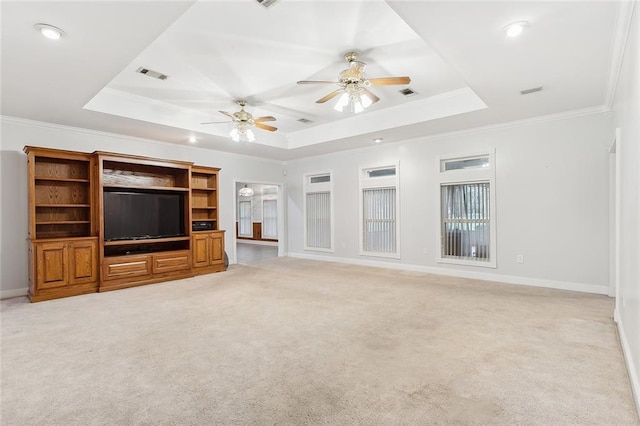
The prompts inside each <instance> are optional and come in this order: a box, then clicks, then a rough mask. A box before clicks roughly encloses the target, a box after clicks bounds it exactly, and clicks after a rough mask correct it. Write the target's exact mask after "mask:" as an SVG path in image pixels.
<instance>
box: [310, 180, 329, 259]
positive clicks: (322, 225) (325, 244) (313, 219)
mask: <svg viewBox="0 0 640 426" xmlns="http://www.w3.org/2000/svg"><path fill="white" fill-rule="evenodd" d="M306 214H307V217H306V220H307V247H313V248H325V249H330V248H331V193H330V192H328V191H327V192H311V193H307V194H306Z"/></svg>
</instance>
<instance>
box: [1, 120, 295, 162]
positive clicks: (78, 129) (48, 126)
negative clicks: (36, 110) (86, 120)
mask: <svg viewBox="0 0 640 426" xmlns="http://www.w3.org/2000/svg"><path fill="white" fill-rule="evenodd" d="M5 122H6V123H12V124H17V125H21V126H30V127H40V128H45V129H54V130H64V131H69V132H75V133H83V134H88V135H93V136H103V137H112V138H117V139H122V140H125V141H131V142H142V143H150V144H155V145H164V146H168V147H174V148H176V147H180V148H187V149H197V150H206V151H207V153H210V152H214V153H216V155H218V156H220V157H225V158H232V159H237V160H257V161H261V162H266V163H272V164H278V165H285V164H286V162H284V161H282V160H273V159H270V158H262V157H257V156H253V155H246V154H236V153H233V152H226V151H218V150H215V149H208V148H202V147H198V146H189V145H179V144H175V143H171V142H164V141H158V140H155V139H147V138H140V137H136V136H127V135H123V134H120V133H111V132H103V131H101V130H93V129H85V128H83V127H74V126H67V125H64V124H56V123H48V122H46V121H36V120H29V119H27V118H19V117H11V116H8V115H0V124H1V123H5Z"/></svg>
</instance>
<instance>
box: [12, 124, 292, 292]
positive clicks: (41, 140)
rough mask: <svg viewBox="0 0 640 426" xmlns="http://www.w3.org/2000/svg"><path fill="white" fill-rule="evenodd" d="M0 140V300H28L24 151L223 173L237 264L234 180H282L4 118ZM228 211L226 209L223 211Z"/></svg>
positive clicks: (265, 165)
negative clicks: (146, 160) (113, 156)
mask: <svg viewBox="0 0 640 426" xmlns="http://www.w3.org/2000/svg"><path fill="white" fill-rule="evenodd" d="M0 124H1V133H0V136H1V137H0V140H1V141H2V145H1V147H0V148H1V149H0V202H1V203H0V235H1V236H2V239H1V240H0V298H5V297H13V296H18V295H22V294H26V292H27V287H28V275H27V274H28V269H27V253H28V245H27V241H26V238H27V225H28V205H27V158H26V155H25V154H24V153H23V152H22V148H23V147H24V146H25V145H33V146H42V147H47V148H58V149H66V150H72V151H83V152H93V151H108V152H118V153H125V154H131V155H143V156H147V157H155V158H163V159H171V160H183V161H191V162H195V163H196V164H198V165H202V166H213V167H220V168H222V170H221V172H220V180H219V201H220V206H221V207H222V208H221V209H220V211H219V215H220V217H219V219H220V228H221V229H225V230H227V232H226V240H225V243H226V251H227V253H228V255H229V258H230V259H232V260H233V259H235V258H236V256H235V244H232V242H233V241H235V240H234V239H233V234H234V233H235V213H234V207H233V206H234V191H235V188H234V184H233V182H234V180H235V179H237V178H238V176H242V178H244V179H252V180H255V181H267V182H279V181H281V180H282V169H283V166H282V163H281V162H278V161H269V160H262V159H258V158H254V157H247V156H240V155H234V154H229V153H224V152H219V151H212V150H208V149H202V148H197V147H196V146H192V145H185V146H181V145H176V144H168V143H162V142H154V141H147V140H142V139H135V138H128V137H125V136H119V135H112V134H106V133H99V132H92V131H88V130H82V129H74V128H67V127H62V126H56V125H48V124H46V123H36V122H27V121H23V120H15V119H12V118H8V117H3V118H2V121H1V122H0ZM225 206H228V207H225Z"/></svg>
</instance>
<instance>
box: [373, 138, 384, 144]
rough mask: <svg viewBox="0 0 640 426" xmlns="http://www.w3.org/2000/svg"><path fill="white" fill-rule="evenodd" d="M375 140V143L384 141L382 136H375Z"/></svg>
mask: <svg viewBox="0 0 640 426" xmlns="http://www.w3.org/2000/svg"><path fill="white" fill-rule="evenodd" d="M373 141H374V142H375V143H380V142H382V138H374V139H373Z"/></svg>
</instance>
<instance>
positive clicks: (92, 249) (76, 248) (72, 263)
mask: <svg viewBox="0 0 640 426" xmlns="http://www.w3.org/2000/svg"><path fill="white" fill-rule="evenodd" d="M67 246H68V249H69V284H84V283H92V282H96V281H97V280H98V257H97V250H96V248H97V244H96V242H95V241H74V242H72V243H68V244H67Z"/></svg>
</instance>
